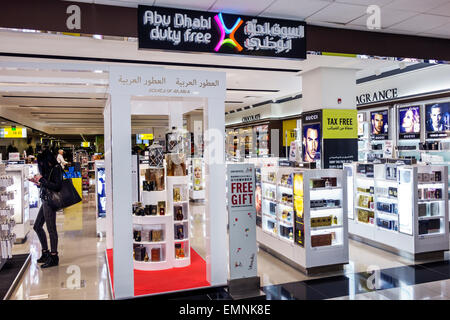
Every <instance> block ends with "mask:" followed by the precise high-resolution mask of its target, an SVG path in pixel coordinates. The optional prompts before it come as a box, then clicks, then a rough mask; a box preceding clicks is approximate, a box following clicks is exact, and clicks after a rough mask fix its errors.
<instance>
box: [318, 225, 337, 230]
mask: <svg viewBox="0 0 450 320" xmlns="http://www.w3.org/2000/svg"><path fill="white" fill-rule="evenodd" d="M339 228H342V225H337V226H334V225H331V226H322V227H311V231H318V230H327V229H339Z"/></svg>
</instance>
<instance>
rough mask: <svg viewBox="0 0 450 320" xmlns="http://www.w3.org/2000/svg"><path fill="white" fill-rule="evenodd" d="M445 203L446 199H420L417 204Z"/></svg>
mask: <svg viewBox="0 0 450 320" xmlns="http://www.w3.org/2000/svg"><path fill="white" fill-rule="evenodd" d="M442 201H445V200H444V199H427V200H426V199H419V200H417V202H419V203H427V202H442Z"/></svg>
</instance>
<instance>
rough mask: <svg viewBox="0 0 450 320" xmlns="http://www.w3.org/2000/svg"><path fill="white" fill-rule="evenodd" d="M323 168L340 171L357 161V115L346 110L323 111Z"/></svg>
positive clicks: (353, 111) (352, 111)
mask: <svg viewBox="0 0 450 320" xmlns="http://www.w3.org/2000/svg"><path fill="white" fill-rule="evenodd" d="M322 119H323V156H322V158H323V168H326V169H327V168H330V169H342V168H343V166H344V163H349V162H353V161H357V160H358V115H357V111H356V110H354V109H352V110H346V109H324V110H323V114H322Z"/></svg>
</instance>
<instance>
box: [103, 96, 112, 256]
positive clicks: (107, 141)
mask: <svg viewBox="0 0 450 320" xmlns="http://www.w3.org/2000/svg"><path fill="white" fill-rule="evenodd" d="M103 122H104V133H103V134H104V137H105V138H104V145H105V172H106V185H105V187H106V249H112V248H113V211H112V172H111V99H110V98H109V99H108V101H107V102H106V105H105V110H104V112H103Z"/></svg>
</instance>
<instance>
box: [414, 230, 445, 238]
mask: <svg viewBox="0 0 450 320" xmlns="http://www.w3.org/2000/svg"><path fill="white" fill-rule="evenodd" d="M443 235H445V233H442V232H434V233H427V234H419V239H423V238H434V237H442V236H443Z"/></svg>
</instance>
